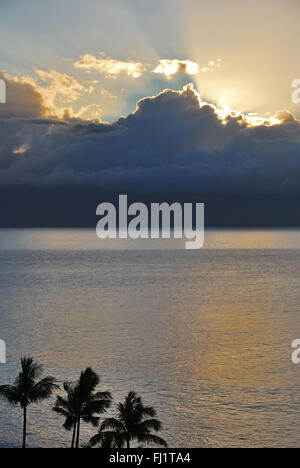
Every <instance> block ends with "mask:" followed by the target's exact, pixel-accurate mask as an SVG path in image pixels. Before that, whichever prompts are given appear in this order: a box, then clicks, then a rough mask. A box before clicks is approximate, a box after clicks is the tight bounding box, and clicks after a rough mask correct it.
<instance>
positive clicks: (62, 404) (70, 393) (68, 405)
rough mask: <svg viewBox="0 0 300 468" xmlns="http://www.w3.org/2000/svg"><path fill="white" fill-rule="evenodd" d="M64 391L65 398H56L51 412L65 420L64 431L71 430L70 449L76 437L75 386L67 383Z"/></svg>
mask: <svg viewBox="0 0 300 468" xmlns="http://www.w3.org/2000/svg"><path fill="white" fill-rule="evenodd" d="M64 390H65V392H66V394H67V398H63V397H61V396H58V397H57V399H56V404H55V407H54V408H53V411H55V412H56V413H58V414H60V415H62V416H64V417H65V418H66V420H65V423H64V425H63V427H64V428H65V429H66V431H71V430H72V429H73V435H72V444H71V448H74V444H75V436H76V421H77V416H76V415H77V407H78V405H77V401H76V398H77V391H76V386H75V385H74V384H71V383H69V382H65V383H64Z"/></svg>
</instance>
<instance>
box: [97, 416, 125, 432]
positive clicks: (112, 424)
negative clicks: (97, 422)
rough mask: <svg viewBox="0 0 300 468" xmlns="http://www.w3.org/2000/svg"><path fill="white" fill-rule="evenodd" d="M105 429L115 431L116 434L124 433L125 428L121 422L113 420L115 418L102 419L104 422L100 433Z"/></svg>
mask: <svg viewBox="0 0 300 468" xmlns="http://www.w3.org/2000/svg"><path fill="white" fill-rule="evenodd" d="M107 429H110V430H112V431H116V432H118V433H125V432H126V427H125V426H124V424H122V422H121V421H118V419H115V418H106V419H104V421H103V422H102V424H101V427H100V431H101V432H103V431H105V430H107Z"/></svg>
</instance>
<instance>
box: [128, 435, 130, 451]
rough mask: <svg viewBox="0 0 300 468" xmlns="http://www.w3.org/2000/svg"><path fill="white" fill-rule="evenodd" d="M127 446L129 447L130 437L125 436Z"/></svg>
mask: <svg viewBox="0 0 300 468" xmlns="http://www.w3.org/2000/svg"><path fill="white" fill-rule="evenodd" d="M127 448H128V449H130V437H129V436H128V437H127Z"/></svg>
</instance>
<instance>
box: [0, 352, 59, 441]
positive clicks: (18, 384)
mask: <svg viewBox="0 0 300 468" xmlns="http://www.w3.org/2000/svg"><path fill="white" fill-rule="evenodd" d="M21 368H22V370H21V372H20V373H19V375H18V377H17V379H16V380H15V383H14V385H2V386H0V397H2V398H3V399H5V400H7V401H8V402H9V403H10V404H12V405H20V406H21V408H22V409H23V418H24V419H23V446H22V447H23V448H26V429H27V408H28V406H30V405H31V404H33V403H38V402H40V401H43V400H46V399H47V398H50V397H51V395H52V393H53V391H54V389H56V388H58V385H56V383H55V382H56V381H55V379H54V378H53V377H45V378H44V379H42V380H38V379H39V378H40V377H41V374H42V372H43V368H42V366H40V365H39V364H37V363H35V362H34V360H33V358H31V357H29V358H26V357H24V358H22V359H21Z"/></svg>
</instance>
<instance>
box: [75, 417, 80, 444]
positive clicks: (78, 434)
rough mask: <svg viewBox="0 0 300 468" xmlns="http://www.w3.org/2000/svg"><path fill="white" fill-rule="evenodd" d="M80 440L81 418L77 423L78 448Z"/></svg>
mask: <svg viewBox="0 0 300 468" xmlns="http://www.w3.org/2000/svg"><path fill="white" fill-rule="evenodd" d="M79 438H80V416H79V418H78V421H77V438H76V448H77V449H78V448H79Z"/></svg>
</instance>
